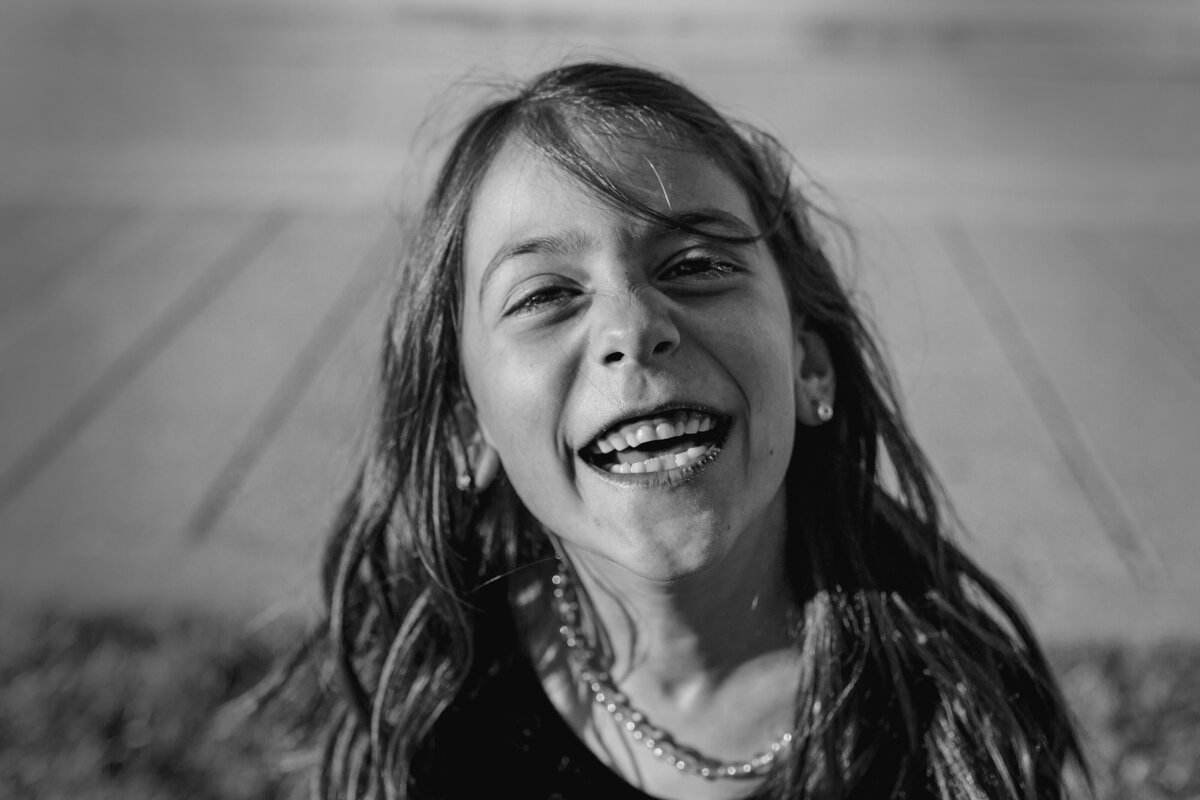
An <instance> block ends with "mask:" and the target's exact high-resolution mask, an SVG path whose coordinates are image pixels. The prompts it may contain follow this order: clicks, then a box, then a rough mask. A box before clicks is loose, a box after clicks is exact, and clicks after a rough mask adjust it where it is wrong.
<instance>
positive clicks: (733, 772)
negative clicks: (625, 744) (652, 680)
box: [550, 560, 795, 780]
mask: <svg viewBox="0 0 1200 800" xmlns="http://www.w3.org/2000/svg"><path fill="white" fill-rule="evenodd" d="M550 580H551V582H552V583H553V584H554V604H555V607H556V608H557V610H558V616H559V621H560V623H561V625H560V627H559V629H558V632H559V634H560V635H561V636H562V639H563V642H564V643H565V644H566V645H567V654H568V660H569V661H570V663H571V667H572V669H573V670H574V671H575V674H576V676H577V677H578V679H579V680H580V681H581V682H582V683H583V684H584V685H585V686H586V687H587V689H588V692H589V693H590V694H591V695H592V699H593V700H594V701H595V703H596V705H598V706H600V707H601V708H603V709H604V710H605V711H606V712H607V713H608V715H609V716H610V717H612V718H613V721H614V722H616V723H617V726H618V727H619V728H620V729H621V730H623V731H624V732H625V734H626V735H627V736H629V737H630V738H631V739H633V740H634V742H636V743H637V744H640V745H642V746H644V747H645V748H646V749H647V750H649V751H650V753H651V754H652V755H653V756H654V757H655V758H658V759H660V760H662V761H665V762H666V763H667V764H669V765H671V766H672V767H674V768H675V769H677V770H679V771H680V772H688V773H692V774H694V775H699V776H700V777H702V778H707V779H709V780H716V779H717V778H754V777H758V776H760V775H763V774H765V773H766V772H767V771H769V770H770V768H771V764H772V763H774V761H775V759H776V757H777V756H778V755H779V754H780V753H781V752H783V751H785V750H787V749H789V748H790V747H791V745H792V742H793V740H794V739H795V734H794V733H793V732H791V731H788V732H787V733H785V734H783V735H782V736H780V737H779V738H778V739H776V740H775V741H774V742H772V743H771V746H770V748H768V749H767V750H764V751H762V752H761V753H758V754H757V755H755V756H753V757H751V758H749V759H747V760H745V761H719V760H717V759H714V758H709V757H708V756H705V755H703V754H701V753H699V752H697V751H695V750H693V749H691V748H689V747H686V746H684V745H681V744H679V743H678V742H676V741H675V738H674V737H673V736H672V735H671V734H670V733H668V732H666V731H664V730H662V729H661V728H657V727H655V726H653V725H651V724H650V722H649V721H648V720H647V719H646V716H645V715H644V714H642V712H640V711H638V710H637V709H636V708H634V707H633V705H632V704H631V703H630V702H629V698H628V697H626V696H625V694H624V693H623V692H621V690H619V689H618V688H617V687H616V685H615V684H614V683H613V682H612V678H611V677H610V676H609V674H608V672H607V671H606V670H605V669H604V667H603V665H602V664H600V663H599V662H600V657H599V654H598V653H597V652H596V648H595V647H593V646H592V642H591V641H590V640H589V639H588V637H587V635H586V634H584V632H583V628H582V627H581V625H580V613H579V598H578V596H577V595H576V593H575V589H574V587H573V586H572V585H571V579H570V576H569V575H568V573H567V568H566V565H565V564H564V563H563V562H562V561H561V560H560V561H559V562H558V571H557V572H556V573H555V574H554V576H553V577H552V578H551V579H550Z"/></svg>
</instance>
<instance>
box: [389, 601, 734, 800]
mask: <svg viewBox="0 0 1200 800" xmlns="http://www.w3.org/2000/svg"><path fill="white" fill-rule="evenodd" d="M502 606H507V604H506V603H505V604H502ZM492 607H493V608H494V607H495V606H492ZM488 616H494V617H495V618H496V619H495V624H494V625H488V626H486V630H483V631H480V632H479V634H478V636H477V641H476V658H475V667H474V668H473V669H472V670H471V673H470V676H469V677H468V679H467V684H466V687H465V688H464V690H463V693H462V694H460V696H459V697H458V698H457V699H456V700H455V702H454V704H453V705H452V706H451V707H450V708H449V709H448V710H447V711H446V712H445V713H444V714H443V715H442V717H441V718H440V719H439V720H438V722H437V724H436V726H435V727H434V730H433V732H432V734H431V735H430V736H429V737H428V738H427V739H426V743H425V744H424V745H423V746H422V748H421V750H420V751H419V753H418V754H417V758H416V759H415V761H414V764H413V773H414V778H415V779H416V786H417V788H418V790H419V792H420V793H419V795H418V796H419V797H420V798H422V800H441V799H442V798H446V799H447V800H448V799H449V798H473V797H481V796H483V797H490V796H493V795H492V792H494V794H495V796H514V797H520V798H522V800H535V799H538V800H540V799H541V798H545V799H546V800H551V798H554V799H556V800H573V798H590V797H596V798H607V799H608V800H648V799H649V798H651V797H652V796H651V795H648V794H646V793H645V792H642V791H640V790H638V789H636V788H634V787H633V786H630V785H629V784H628V783H627V782H625V780H624V779H622V778H621V777H620V776H619V775H617V774H616V773H615V772H613V771H612V770H611V769H609V768H608V766H607V765H605V764H604V763H603V762H602V761H600V759H599V758H597V757H596V755H595V754H594V753H592V751H591V750H590V749H588V747H587V745H585V744H584V743H583V742H582V741H581V740H580V739H579V737H578V736H576V734H575V731H573V730H572V729H571V727H570V726H569V725H568V724H567V722H566V720H564V719H563V718H562V715H561V714H559V712H558V709H557V708H555V707H554V704H553V703H551V702H550V698H549V697H547V696H546V693H545V690H544V689H543V688H542V683H541V680H540V679H539V677H538V675H537V672H536V671H535V670H534V667H533V665H532V664H531V663H530V661H529V659H528V657H527V656H526V655H525V653H524V649H523V648H521V647H520V646H518V644H517V641H518V640H517V636H516V626H515V623H514V621H513V619H512V616H511V612H510V613H507V614H500V613H497V614H495V615H488ZM483 627H484V626H483V625H481V626H480V628H483ZM489 787H490V790H491V791H489V792H486V793H484V794H480V791H479V790H480V788H489ZM754 796H755V795H750V797H754Z"/></svg>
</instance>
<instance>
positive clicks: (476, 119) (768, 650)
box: [320, 63, 1081, 800]
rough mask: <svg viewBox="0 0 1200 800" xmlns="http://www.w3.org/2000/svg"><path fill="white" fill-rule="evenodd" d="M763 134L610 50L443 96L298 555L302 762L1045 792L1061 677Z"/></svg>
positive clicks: (789, 788) (626, 787) (350, 771)
mask: <svg viewBox="0 0 1200 800" xmlns="http://www.w3.org/2000/svg"><path fill="white" fill-rule="evenodd" d="M793 166H794V165H793V162H792V161H791V159H790V157H789V156H788V155H787V154H786V153H785V152H784V151H783V150H782V148H781V147H780V145H779V144H778V143H777V142H776V141H774V140H773V139H771V138H770V137H768V136H767V135H765V134H763V133H761V132H759V131H757V130H754V129H752V128H748V127H746V126H741V125H736V124H734V123H732V122H730V121H729V120H727V119H726V118H724V117H723V116H721V115H720V114H719V113H718V112H716V111H715V110H714V109H713V108H712V107H711V106H709V105H708V104H707V103H705V102H704V101H702V100H700V99H699V98H697V97H696V96H695V95H694V94H692V93H691V92H690V91H688V90H687V89H686V88H684V87H682V86H680V85H679V84H678V83H675V82H673V81H671V80H669V79H667V78H665V77H663V76H661V75H658V74H655V73H653V72H650V71H647V70H644V69H639V68H633V67H628V66H620V65H613V64H598V63H585V64H576V65H572V66H565V67H561V68H558V69H554V70H551V71H549V72H547V73H545V74H543V75H540V76H538V77H537V78H535V79H534V80H533V81H532V82H531V83H529V84H528V85H527V86H525V87H524V88H523V89H522V90H521V91H519V92H518V93H516V94H515V95H513V96H512V97H510V98H508V99H505V100H503V101H500V102H496V103H494V104H492V105H490V106H488V107H486V108H484V109H483V110H482V111H480V112H479V113H477V114H476V115H475V116H473V117H472V118H471V119H470V121H469V122H468V123H467V125H466V127H465V128H464V130H463V131H462V133H461V134H460V135H459V137H458V139H457V140H456V141H455V143H454V146H453V148H452V150H451V152H450V155H449V157H448V159H447V161H446V163H445V165H444V167H443V169H442V171H441V173H440V175H439V177H438V180H437V182H436V185H435V188H434V190H433V193H432V196H431V197H430V198H429V200H428V203H427V205H426V207H425V211H424V215H423V217H422V218H421V220H420V222H419V224H418V226H417V227H416V230H415V231H414V233H413V234H412V237H411V240H410V241H409V246H408V252H407V256H406V258H405V260H404V265H403V266H404V269H403V273H402V278H401V280H400V284H399V286H398V287H397V292H396V301H395V305H394V308H393V312H392V314H391V317H390V319H389V326H388V332H387V338H386V340H385V343H384V355H383V400H384V402H383V406H382V414H381V416H380V418H379V426H378V435H377V437H376V438H377V441H376V444H375V446H374V448H373V450H372V451H371V452H370V453H369V455H368V456H367V458H366V460H365V463H364V464H363V465H362V469H361V472H360V474H359V477H358V480H357V482H356V484H355V486H354V488H353V491H352V492H351V493H350V495H349V497H348V498H347V499H346V501H345V503H344V506H343V508H342V511H341V515H340V518H339V519H338V521H337V524H336V527H335V531H334V535H333V538H332V541H331V543H330V545H329V549H328V553H327V561H326V570H325V581H324V588H325V595H326V598H327V602H328V627H329V635H330V641H331V642H332V649H333V658H334V660H335V663H336V667H337V671H338V674H339V675H340V677H341V683H340V694H339V696H338V697H339V701H338V704H337V708H338V711H337V713H336V715H335V718H334V719H333V720H332V721H331V723H330V727H329V737H328V745H327V747H326V749H325V753H324V759H323V765H322V771H321V781H320V794H322V795H323V796H327V797H412V798H441V797H467V796H474V795H475V794H476V793H477V791H478V790H477V789H476V787H478V786H480V785H483V786H489V787H495V788H496V790H497V791H504V792H508V791H511V792H512V793H514V794H515V795H516V796H519V797H547V798H549V797H585V796H586V797H591V796H596V797H608V798H642V797H646V796H647V795H649V796H653V797H662V798H732V797H746V796H753V797H761V798H798V797H805V798H849V797H855V798H858V797H861V798H881V797H895V798H929V797H936V798H943V800H949V799H950V798H956V799H957V798H1057V797H1060V796H1061V795H1062V793H1063V789H1062V775H1063V770H1064V766H1066V765H1068V764H1069V763H1070V762H1080V761H1081V759H1080V755H1079V747H1078V744H1077V740H1076V736H1075V734H1074V732H1073V730H1072V727H1071V724H1070V722H1069V719H1068V715H1067V712H1066V709H1065V707H1064V704H1063V700H1062V698H1061V696H1060V694H1059V691H1058V689H1057V688H1056V685H1055V682H1054V679H1053V677H1052V675H1051V672H1050V670H1049V669H1048V667H1047V665H1046V662H1045V660H1044V658H1043V656H1042V653H1041V651H1040V649H1039V647H1038V645H1037V643H1036V642H1035V641H1034V639H1033V637H1032V635H1031V633H1030V631H1029V628H1028V626H1027V624H1026V623H1025V621H1024V619H1023V618H1022V616H1021V614H1020V612H1019V611H1018V609H1017V608H1016V607H1015V606H1014V605H1013V603H1012V601H1010V600H1009V599H1008V598H1007V596H1006V595H1005V594H1004V593H1003V592H1002V591H1001V590H1000V589H999V588H998V587H997V585H996V584H995V583H994V582H993V581H992V580H991V579H990V578H988V576H987V575H985V574H984V573H983V572H981V571H980V569H979V568H978V567H977V566H976V565H975V564H974V563H973V562H972V561H971V560H970V559H968V558H967V557H966V556H965V555H964V554H963V553H962V552H961V551H960V550H958V549H957V548H956V547H955V546H954V545H953V544H951V542H950V541H949V539H948V536H947V534H948V528H949V524H950V523H949V515H948V513H947V511H946V509H945V506H944V502H943V500H942V498H941V496H940V494H939V491H938V487H937V484H936V481H935V479H934V477H933V475H932V473H931V470H930V467H929V465H928V463H927V461H926V459H925V457H924V455H923V454H922V452H921V450H920V449H919V448H918V446H917V445H916V443H915V442H914V441H913V439H912V437H911V434H910V433H909V430H908V428H907V427H906V425H905V423H904V421H903V419H902V418H901V415H900V412H899V410H898V406H897V402H896V399H895V396H894V393H893V390H892V384H891V379H890V377H889V375H888V372H887V370H886V369H885V367H884V364H883V362H882V360H881V358H880V355H879V352H878V351H877V349H876V346H875V344H874V342H873V341H872V340H871V338H870V336H869V335H868V333H867V330H866V328H865V326H864V323H863V321H862V319H861V318H860V316H859V314H858V312H857V311H856V309H855V308H854V307H853V306H852V305H851V303H850V301H849V299H848V297H847V294H846V292H845V290H844V289H843V288H842V286H841V285H840V283H839V280H838V278H837V276H836V274H835V272H834V270H833V268H832V267H831V265H830V263H829V261H828V259H827V258H826V256H825V254H824V253H823V252H822V250H821V243H820V242H819V241H818V239H817V237H816V235H815V233H814V230H813V227H812V221H811V219H810V218H811V217H812V215H813V213H814V212H813V209H812V208H811V206H810V205H809V203H808V202H807V201H806V199H805V198H804V197H803V196H802V195H801V194H800V192H799V190H798V189H797V187H796V186H795V185H794V184H793V183H791V182H790V176H791V174H792V173H793V171H794V169H793Z"/></svg>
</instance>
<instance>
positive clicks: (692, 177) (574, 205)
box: [464, 140, 758, 273]
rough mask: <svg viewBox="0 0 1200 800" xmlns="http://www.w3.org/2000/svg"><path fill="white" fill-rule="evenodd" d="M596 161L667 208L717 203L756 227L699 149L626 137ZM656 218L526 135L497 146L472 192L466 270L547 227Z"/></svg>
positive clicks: (733, 187)
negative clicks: (623, 204)
mask: <svg viewBox="0 0 1200 800" xmlns="http://www.w3.org/2000/svg"><path fill="white" fill-rule="evenodd" d="M595 165H596V166H597V167H598V168H599V169H601V170H602V171H603V172H604V173H606V174H608V175H610V176H612V178H613V180H614V181H615V182H616V183H617V184H619V185H620V186H621V187H622V188H623V189H624V190H625V191H627V192H629V193H630V194H632V195H634V196H635V197H636V198H637V199H638V200H640V201H641V202H643V203H645V204H646V205H648V206H649V207H650V208H652V209H654V210H655V211H657V212H658V213H661V214H664V215H666V216H672V217H677V216H683V215H686V214H687V212H689V211H695V210H698V209H716V210H720V211H724V212H726V213H728V214H731V215H733V216H735V217H737V218H739V219H740V220H741V221H742V222H743V223H745V225H746V227H749V228H751V229H755V230H756V229H757V227H758V225H757V220H756V219H755V216H754V213H753V211H752V210H751V207H750V203H749V201H748V199H747V198H746V196H745V193H744V192H743V191H742V190H741V188H740V187H739V186H738V184H737V183H736V181H734V179H733V177H732V176H730V175H729V174H728V173H727V172H726V171H725V170H723V169H721V168H720V167H718V166H717V165H716V164H715V163H714V162H713V161H712V159H711V158H709V157H708V156H706V155H703V154H700V153H696V152H694V151H688V150H680V149H673V148H666V147H660V146H656V145H654V144H652V143H643V142H639V141H636V140H633V141H622V142H621V143H619V144H618V145H617V146H614V147H612V148H610V149H608V150H606V151H605V152H603V153H601V154H598V155H597V156H595ZM651 224H652V223H650V222H649V221H647V220H645V219H643V218H641V217H639V216H638V215H636V214H634V213H633V212H632V211H630V210H627V209H622V208H620V207H618V206H617V205H616V204H615V203H614V202H612V201H611V200H608V199H607V198H603V199H602V198H601V196H600V195H599V194H598V193H597V192H596V191H595V190H593V189H591V187H588V186H586V185H585V184H584V183H583V181H582V179H580V178H578V177H576V176H574V175H570V174H568V173H567V172H566V171H565V170H564V169H563V168H562V167H560V166H558V165H557V164H555V163H553V162H551V161H550V160H549V159H548V158H547V157H546V156H545V155H543V154H541V153H539V152H537V151H536V150H535V149H534V148H533V147H532V146H531V145H529V144H527V143H525V142H524V141H519V140H518V141H510V142H509V143H507V144H506V145H505V146H504V147H503V148H502V150H501V152H500V153H498V154H497V156H496V158H495V160H494V161H493V163H492V165H491V167H490V168H489V169H488V172H487V173H486V175H485V176H484V179H483V181H482V182H481V184H480V185H479V187H478V188H477V189H476V192H475V196H474V197H473V199H472V203H471V211H470V214H469V215H468V217H467V224H466V238H465V250H464V256H465V259H466V262H467V263H466V266H467V271H468V273H470V272H471V271H472V265H475V267H476V268H478V265H479V264H480V263H481V262H483V263H486V262H487V261H488V260H489V259H491V258H492V257H493V256H494V255H495V253H496V252H497V251H498V250H499V249H500V248H502V247H503V246H504V245H505V244H506V243H507V242H510V241H512V240H514V239H518V238H523V237H529V236H537V235H542V234H559V233H563V234H568V235H570V234H571V233H572V232H577V233H588V234H590V233H594V231H588V230H585V229H587V228H589V227H595V226H597V225H602V226H605V227H611V228H613V229H616V230H618V231H620V232H621V233H623V234H627V235H628V234H635V233H636V231H638V230H639V229H645V228H647V227H650V226H651Z"/></svg>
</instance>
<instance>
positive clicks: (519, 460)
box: [472, 353, 562, 491]
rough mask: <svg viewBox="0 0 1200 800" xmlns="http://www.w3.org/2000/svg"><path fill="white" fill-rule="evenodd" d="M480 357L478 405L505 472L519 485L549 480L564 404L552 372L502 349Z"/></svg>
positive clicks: (482, 420) (554, 464)
mask: <svg viewBox="0 0 1200 800" xmlns="http://www.w3.org/2000/svg"><path fill="white" fill-rule="evenodd" d="M483 363H484V364H485V366H484V368H483V369H481V370H480V373H481V375H480V377H481V381H480V386H479V389H478V392H479V394H478V395H477V396H476V407H477V409H478V411H479V417H480V421H481V422H482V423H483V425H484V428H485V430H486V431H487V434H488V438H489V440H490V442H491V444H492V446H493V447H495V448H496V451H497V452H498V453H499V454H500V461H501V463H502V464H503V466H504V470H505V472H506V473H507V474H508V476H509V479H510V480H511V481H512V482H513V484H514V488H517V489H518V491H520V490H521V488H522V486H521V485H520V484H525V483H533V484H535V485H536V482H538V481H546V480H548V479H549V477H548V475H549V473H550V471H551V470H552V469H553V467H555V466H556V465H557V460H558V458H557V456H558V452H557V451H558V449H559V448H558V436H557V431H558V421H559V419H560V416H561V414H560V410H561V406H562V398H561V392H558V391H556V390H555V383H556V382H555V381H554V375H553V372H552V371H551V369H550V368H549V367H548V366H547V365H545V364H542V365H541V368H538V365H537V364H536V362H522V360H521V359H519V358H511V357H510V358H505V357H504V356H503V355H502V354H501V353H494V354H492V357H491V358H489V359H488V360H486V361H485V362H483ZM472 388H473V390H474V389H475V387H474V386H473V387H472Z"/></svg>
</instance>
